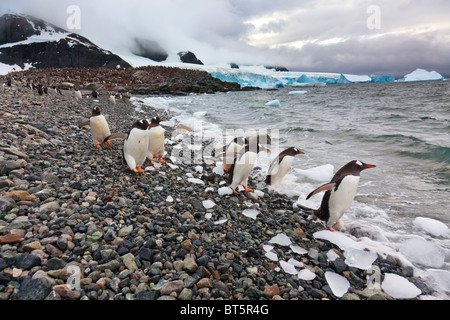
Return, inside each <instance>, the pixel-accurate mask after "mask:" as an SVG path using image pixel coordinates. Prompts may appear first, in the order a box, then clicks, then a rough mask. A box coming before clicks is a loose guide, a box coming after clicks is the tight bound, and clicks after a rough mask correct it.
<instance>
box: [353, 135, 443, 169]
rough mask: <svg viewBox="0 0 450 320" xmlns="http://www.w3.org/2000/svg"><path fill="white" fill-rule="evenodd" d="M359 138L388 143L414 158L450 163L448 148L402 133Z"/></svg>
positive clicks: (397, 152)
mask: <svg viewBox="0 0 450 320" xmlns="http://www.w3.org/2000/svg"><path fill="white" fill-rule="evenodd" d="M359 139H361V140H362V141H364V142H375V143H376V142H381V143H383V144H385V145H389V146H390V149H394V150H395V151H394V152H395V153H396V154H398V155H400V156H407V157H413V158H416V159H425V160H433V161H435V162H439V163H445V164H450V148H449V147H444V146H439V145H435V144H432V143H429V142H427V141H424V140H422V139H420V138H417V137H414V136H408V135H402V134H391V135H377V136H363V135H360V136H359Z"/></svg>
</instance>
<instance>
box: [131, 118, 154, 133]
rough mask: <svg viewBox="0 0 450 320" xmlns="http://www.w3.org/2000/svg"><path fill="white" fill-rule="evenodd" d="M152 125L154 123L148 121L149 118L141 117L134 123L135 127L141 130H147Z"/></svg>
mask: <svg viewBox="0 0 450 320" xmlns="http://www.w3.org/2000/svg"><path fill="white" fill-rule="evenodd" d="M151 126H152V125H151V124H150V123H148V121H147V119H140V120H138V121H136V122H135V123H134V125H133V127H134V128H138V129H141V130H147V129H148V128H149V127H151Z"/></svg>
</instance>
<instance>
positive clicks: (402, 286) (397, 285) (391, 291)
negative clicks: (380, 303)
mask: <svg viewBox="0 0 450 320" xmlns="http://www.w3.org/2000/svg"><path fill="white" fill-rule="evenodd" d="M381 288H383V290H384V291H385V292H386V293H387V294H388V295H390V296H391V297H393V298H395V299H412V298H414V297H417V296H418V295H419V294H421V293H422V291H421V290H420V289H419V288H417V287H416V286H415V285H414V284H412V283H411V282H409V281H408V280H407V279H406V278H404V277H402V276H399V275H396V274H394V273H385V274H384V280H383V283H382V284H381Z"/></svg>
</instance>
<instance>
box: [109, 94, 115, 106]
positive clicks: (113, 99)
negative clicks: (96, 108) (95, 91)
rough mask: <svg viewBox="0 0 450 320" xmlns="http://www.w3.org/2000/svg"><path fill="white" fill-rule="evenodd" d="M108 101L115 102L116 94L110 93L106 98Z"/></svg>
mask: <svg viewBox="0 0 450 320" xmlns="http://www.w3.org/2000/svg"><path fill="white" fill-rule="evenodd" d="M108 101H109V102H110V103H111V104H112V105H115V104H116V96H115V95H113V94H111V95H110V96H109V98H108Z"/></svg>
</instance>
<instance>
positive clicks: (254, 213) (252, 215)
mask: <svg viewBox="0 0 450 320" xmlns="http://www.w3.org/2000/svg"><path fill="white" fill-rule="evenodd" d="M242 214H243V215H244V216H246V217H249V218H252V219H253V220H256V216H257V215H258V214H260V212H259V211H258V210H256V209H245V210H244V211H242Z"/></svg>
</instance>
